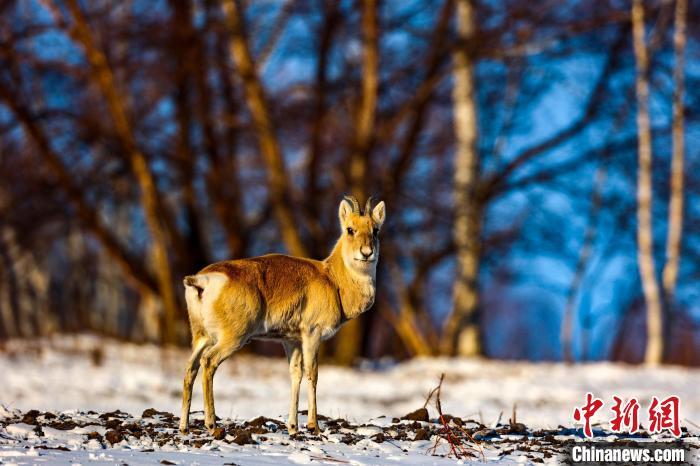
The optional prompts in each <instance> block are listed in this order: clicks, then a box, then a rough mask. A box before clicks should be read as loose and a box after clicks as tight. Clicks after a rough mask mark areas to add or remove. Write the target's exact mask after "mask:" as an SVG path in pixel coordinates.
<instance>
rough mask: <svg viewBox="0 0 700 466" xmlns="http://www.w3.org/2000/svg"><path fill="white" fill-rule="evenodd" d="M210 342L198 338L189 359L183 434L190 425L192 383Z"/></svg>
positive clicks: (181, 418) (184, 396)
mask: <svg viewBox="0 0 700 466" xmlns="http://www.w3.org/2000/svg"><path fill="white" fill-rule="evenodd" d="M208 344H209V341H208V340H207V339H206V338H200V339H199V340H197V341H196V342H195V344H194V349H193V350H192V355H191V356H190V359H189V361H187V368H186V369H185V380H184V382H183V384H182V413H181V416H180V432H182V433H183V434H184V433H186V432H187V429H188V425H189V419H190V406H191V405H192V385H194V379H195V378H197V372H198V371H199V358H200V356H201V355H202V351H204V349H205V348H206V347H207V345H208Z"/></svg>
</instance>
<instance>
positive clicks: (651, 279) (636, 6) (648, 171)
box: [631, 0, 664, 365]
mask: <svg viewBox="0 0 700 466" xmlns="http://www.w3.org/2000/svg"><path fill="white" fill-rule="evenodd" d="M631 19H632V31H633V36H634V40H633V43H634V56H635V60H636V64H637V74H636V94H637V131H638V152H639V155H638V157H639V160H638V163H639V166H638V175H637V222H638V225H637V248H638V249H637V250H638V252H637V254H638V263H639V273H640V276H641V280H642V288H643V291H644V299H645V301H646V307H647V346H646V352H645V356H644V361H645V362H646V363H647V364H650V365H654V364H659V363H661V358H662V357H663V345H664V342H663V321H662V308H661V297H660V292H659V284H658V279H657V277H656V267H655V265H654V247H653V234H652V198H653V195H652V152H651V127H650V120H649V57H648V51H647V46H646V39H645V37H644V35H645V31H644V30H645V27H644V3H643V0H634V2H633V3H632V15H631Z"/></svg>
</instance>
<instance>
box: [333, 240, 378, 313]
mask: <svg viewBox="0 0 700 466" xmlns="http://www.w3.org/2000/svg"><path fill="white" fill-rule="evenodd" d="M324 262H325V263H326V264H327V267H328V272H329V274H330V276H331V279H332V280H333V281H334V282H335V284H336V286H337V287H338V290H339V291H340V299H341V301H342V303H341V304H342V306H343V314H344V317H345V318H346V319H354V318H355V317H357V316H358V315H360V314H362V313H363V312H365V311H366V310H367V309H369V308H370V306H372V303H374V295H375V290H376V288H375V278H376V266H374V267H371V268H370V269H368V270H367V272H363V271H358V270H355V269H353V268H352V267H349V266H348V264H346V262H345V260H344V259H343V252H342V244H341V243H340V241H338V243H336V245H335V247H334V248H333V251H332V252H331V254H330V256H328V258H326V260H325V261H324Z"/></svg>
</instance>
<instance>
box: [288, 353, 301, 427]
mask: <svg viewBox="0 0 700 466" xmlns="http://www.w3.org/2000/svg"><path fill="white" fill-rule="evenodd" d="M284 352H285V353H287V361H289V378H290V380H291V384H292V396H291V399H290V403H289V419H288V420H287V429H288V431H289V434H290V435H292V434H296V433H297V426H298V425H299V423H298V416H297V413H298V412H299V385H301V377H302V374H303V371H302V366H301V364H302V354H301V343H299V342H297V341H285V342H284Z"/></svg>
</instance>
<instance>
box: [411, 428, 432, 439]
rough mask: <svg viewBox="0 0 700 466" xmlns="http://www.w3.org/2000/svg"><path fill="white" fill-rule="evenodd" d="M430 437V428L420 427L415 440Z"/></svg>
mask: <svg viewBox="0 0 700 466" xmlns="http://www.w3.org/2000/svg"><path fill="white" fill-rule="evenodd" d="M428 439H430V432H428V429H423V428H420V429H418V430H417V431H416V436H415V437H414V438H413V440H428Z"/></svg>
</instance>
